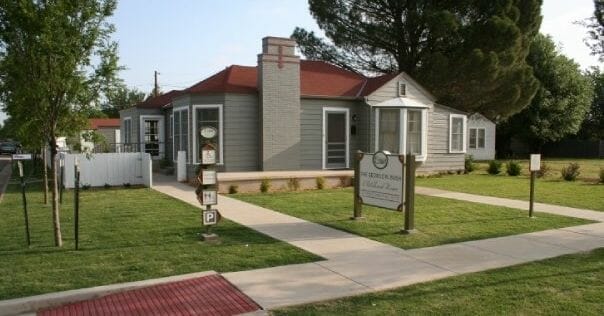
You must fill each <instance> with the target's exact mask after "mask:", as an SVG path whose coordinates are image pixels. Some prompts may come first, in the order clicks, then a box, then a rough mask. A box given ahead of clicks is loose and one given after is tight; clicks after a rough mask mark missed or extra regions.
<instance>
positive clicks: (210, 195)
mask: <svg viewBox="0 0 604 316" xmlns="http://www.w3.org/2000/svg"><path fill="white" fill-rule="evenodd" d="M200 200H201V201H200V202H201V205H215V204H218V200H217V195H216V191H214V190H203V191H201V194H200Z"/></svg>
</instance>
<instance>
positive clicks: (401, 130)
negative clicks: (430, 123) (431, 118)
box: [375, 108, 428, 161]
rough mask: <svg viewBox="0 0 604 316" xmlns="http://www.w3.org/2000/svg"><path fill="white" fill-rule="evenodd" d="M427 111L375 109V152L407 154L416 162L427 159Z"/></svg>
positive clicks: (421, 109) (418, 109) (416, 109)
mask: <svg viewBox="0 0 604 316" xmlns="http://www.w3.org/2000/svg"><path fill="white" fill-rule="evenodd" d="M426 122H427V109H425V108H378V109H376V135H375V137H376V142H375V151H382V150H386V151H389V152H391V153H409V154H413V155H415V156H416V160H418V161H424V160H426V157H427V143H426V142H427V134H428V132H427V123H426Z"/></svg>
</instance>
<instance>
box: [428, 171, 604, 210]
mask: <svg viewBox="0 0 604 316" xmlns="http://www.w3.org/2000/svg"><path fill="white" fill-rule="evenodd" d="M573 161H577V162H578V163H579V164H580V165H581V175H580V176H579V179H580V180H578V181H574V182H569V181H563V180H561V179H560V169H561V168H562V166H566V165H568V164H569V163H570V162H573ZM519 162H520V163H521V164H522V165H523V168H522V175H521V176H518V177H511V176H507V175H505V167H504V168H503V170H502V174H501V175H497V176H493V175H489V174H487V173H486V163H480V164H478V170H477V171H475V172H472V173H471V174H468V175H444V176H441V177H427V178H418V179H417V182H416V183H417V185H418V186H426V187H432V188H438V189H443V190H450V191H457V192H465V193H473V194H480V195H490V196H497V197H504V198H511V199H518V200H525V201H528V200H529V189H530V180H529V176H528V173H529V172H528V167H527V162H526V161H519ZM545 163H547V164H548V165H549V166H550V167H552V175H550V176H549V177H546V178H543V179H537V181H536V183H535V200H536V201H537V202H541V203H549V204H556V205H563V206H570V207H576V208H584V209H590V210H596V211H604V184H598V183H597V182H596V181H597V178H598V177H599V170H600V168H601V167H604V160H595V159H592V160H589V159H584V160H549V161H545Z"/></svg>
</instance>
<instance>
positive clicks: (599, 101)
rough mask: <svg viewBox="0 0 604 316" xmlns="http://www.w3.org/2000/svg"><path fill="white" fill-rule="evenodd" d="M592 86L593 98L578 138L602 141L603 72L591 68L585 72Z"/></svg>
mask: <svg viewBox="0 0 604 316" xmlns="http://www.w3.org/2000/svg"><path fill="white" fill-rule="evenodd" d="M587 77H588V78H589V79H591V81H592V84H593V86H594V98H593V101H592V102H591V107H590V108H589V110H588V111H587V115H586V116H585V120H584V121H583V124H581V129H580V130H579V133H578V135H579V137H580V138H583V139H591V140H600V139H604V72H602V71H600V69H598V68H596V67H593V68H591V69H590V70H589V71H588V72H587Z"/></svg>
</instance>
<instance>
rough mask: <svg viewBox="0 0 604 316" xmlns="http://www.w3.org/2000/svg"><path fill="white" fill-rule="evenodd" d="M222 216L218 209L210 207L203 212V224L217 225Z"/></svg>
mask: <svg viewBox="0 0 604 316" xmlns="http://www.w3.org/2000/svg"><path fill="white" fill-rule="evenodd" d="M221 218H222V216H220V213H219V212H218V210H216V209H209V210H206V211H203V213H202V224H203V225H204V226H208V225H216V224H217V223H218V221H219V220H220V219H221Z"/></svg>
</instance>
